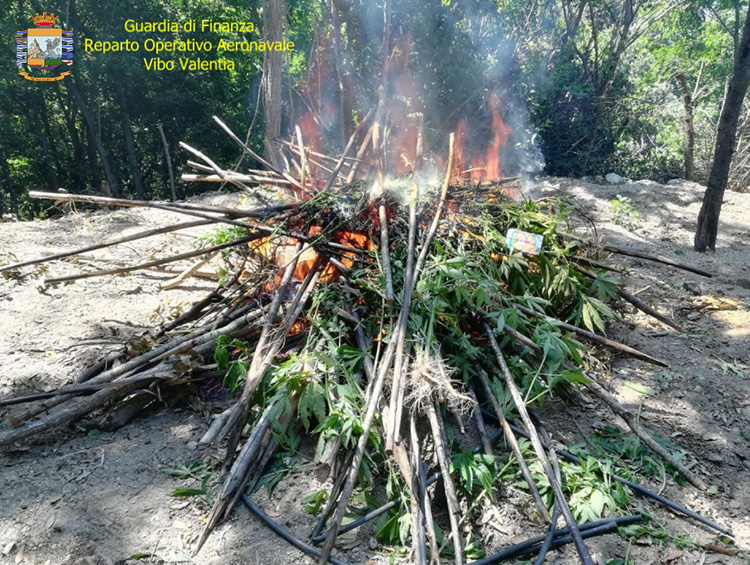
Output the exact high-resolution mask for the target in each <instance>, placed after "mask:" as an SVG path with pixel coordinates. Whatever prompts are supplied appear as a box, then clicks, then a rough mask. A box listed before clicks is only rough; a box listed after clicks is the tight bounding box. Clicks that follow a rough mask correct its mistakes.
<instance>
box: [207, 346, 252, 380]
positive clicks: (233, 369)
mask: <svg viewBox="0 0 750 565" xmlns="http://www.w3.org/2000/svg"><path fill="white" fill-rule="evenodd" d="M249 356H250V351H249V350H248V347H247V344H246V343H245V342H243V341H241V340H238V339H233V340H231V341H230V339H229V338H228V337H227V336H224V335H223V336H219V337H218V338H217V339H216V349H214V363H216V365H217V366H218V368H219V370H220V371H226V374H225V375H224V386H226V387H227V388H229V390H230V391H232V392H235V391H237V390H238V389H239V388H240V387H241V386H242V384H243V383H244V382H245V377H246V376H247V369H248V367H249V366H250V363H249Z"/></svg>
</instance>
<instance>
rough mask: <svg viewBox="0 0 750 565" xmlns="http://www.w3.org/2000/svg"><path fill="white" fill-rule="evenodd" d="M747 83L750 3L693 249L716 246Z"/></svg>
mask: <svg viewBox="0 0 750 565" xmlns="http://www.w3.org/2000/svg"><path fill="white" fill-rule="evenodd" d="M748 85H750V6H748V11H747V15H746V16H745V24H744V25H743V28H742V36H741V38H740V40H739V41H738V42H737V43H736V44H735V50H734V71H733V73H732V79H731V80H730V81H729V88H728V90H727V95H726V98H725V100H724V106H723V107H722V109H721V116H719V126H718V132H717V135H716V145H715V148H714V159H713V164H712V165H711V174H710V175H709V177H708V186H707V187H706V193H705V195H704V196H703V205H702V206H701V211H700V213H699V214H698V227H697V229H696V231H695V239H694V242H693V244H694V246H695V250H696V251H698V252H700V253H703V252H705V251H706V249H710V250H711V251H714V250H715V249H716V236H717V234H718V231H719V214H720V213H721V203H722V200H723V199H724V190H725V189H726V187H727V180H728V179H729V168H730V166H731V164H732V154H733V153H734V150H735V148H736V134H737V123H738V122H739V118H740V113H741V111H742V102H743V100H744V99H745V94H746V93H747V88H748Z"/></svg>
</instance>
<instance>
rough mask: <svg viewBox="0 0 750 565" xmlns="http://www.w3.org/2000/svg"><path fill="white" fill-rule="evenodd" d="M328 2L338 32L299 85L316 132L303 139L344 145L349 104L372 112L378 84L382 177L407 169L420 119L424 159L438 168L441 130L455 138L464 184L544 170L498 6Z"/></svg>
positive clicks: (432, 0) (428, 0)
mask: <svg viewBox="0 0 750 565" xmlns="http://www.w3.org/2000/svg"><path fill="white" fill-rule="evenodd" d="M331 2H332V6H333V10H335V11H336V14H335V18H334V17H332V19H334V21H335V20H338V22H339V28H338V30H334V32H333V33H332V34H331V37H330V38H328V41H327V42H326V41H325V38H320V39H319V41H318V42H317V43H318V46H317V49H318V51H317V52H316V53H314V54H313V57H311V59H313V58H314V59H315V60H316V63H315V64H314V65H312V69H313V70H312V71H311V72H310V73H308V74H309V75H310V76H311V79H312V80H310V83H309V84H307V85H306V86H304V87H303V89H302V90H303V91H304V92H306V93H307V99H308V101H307V105H308V106H310V107H313V108H315V109H316V110H317V111H316V112H315V120H314V121H315V122H316V123H317V127H318V132H316V133H313V132H310V133H308V132H305V135H306V137H310V138H311V139H312V138H319V137H324V138H326V139H328V144H329V145H333V146H336V147H341V146H342V145H343V143H344V142H345V140H346V136H347V133H350V132H351V129H352V128H351V124H347V123H346V121H347V115H346V114H347V108H359V109H363V110H364V111H367V109H369V108H374V107H375V106H376V105H377V103H378V90H379V87H380V86H381V85H382V86H384V89H385V102H386V111H385V116H384V121H385V132H384V133H385V138H386V139H387V144H386V155H385V160H386V163H385V164H386V170H387V171H388V172H390V173H395V174H396V175H399V174H404V173H406V172H409V171H410V170H411V168H412V167H413V160H414V147H415V145H416V137H417V136H416V124H417V119H416V116H417V115H422V116H423V117H424V140H425V161H426V162H427V163H429V162H435V163H436V164H437V165H440V159H441V158H442V159H444V158H445V156H447V145H448V134H449V133H450V132H458V133H460V136H458V137H459V139H457V144H458V145H459V146H460V147H459V148H458V150H457V153H460V159H459V160H458V161H460V162H458V163H457V165H458V167H459V168H462V169H463V170H473V172H470V173H467V175H469V176H470V179H469V177H467V179H468V180H492V179H493V178H497V177H498V176H515V175H518V174H528V173H533V172H537V171H540V170H541V169H542V168H543V166H544V159H543V156H542V152H541V149H540V148H539V145H538V144H537V142H536V137H537V136H536V132H535V131H534V129H533V127H532V126H531V125H530V121H529V116H528V109H527V106H526V103H525V102H524V100H523V98H522V88H521V86H522V85H521V82H520V77H521V72H520V67H519V65H518V62H517V61H516V58H515V45H514V43H513V42H512V41H511V40H510V39H508V37H507V36H506V34H505V33H504V32H503V26H504V25H505V22H504V19H503V14H502V13H501V12H500V11H499V10H498V5H497V3H496V2H488V1H484V0H473V1H472V0H466V1H463V2H461V3H460V4H459V3H457V2H455V1H452V0H442V1H441V2H438V1H436V0H417V1H416V2H415V1H414V0H388V4H385V5H384V3H383V0H381V1H379V2H372V1H371V0H352V1H351V2H341V1H340V0H331ZM386 14H388V15H386ZM386 18H389V21H390V25H388V26H387V27H386V26H384V20H385V19H386ZM386 34H387V35H388V37H387V39H386V41H385V42H384V38H385V36H386ZM384 43H386V44H387V50H388V52H387V53H385V52H384V49H385V47H384ZM384 76H385V77H386V78H385V80H384V79H383V77H384ZM316 96H318V97H319V98H318V99H316ZM349 113H351V112H349ZM360 117H361V116H360ZM308 121H310V119H309V118H308ZM303 130H304V128H303ZM323 132H325V133H324V134H323V135H321V134H322V133H323ZM319 149H321V150H322V149H323V148H322V147H319ZM430 177H432V175H430Z"/></svg>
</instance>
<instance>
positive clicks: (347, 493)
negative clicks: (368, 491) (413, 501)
mask: <svg viewBox="0 0 750 565" xmlns="http://www.w3.org/2000/svg"><path fill="white" fill-rule="evenodd" d="M395 354H396V343H395V341H394V340H391V342H390V343H389V344H388V348H387V349H386V351H385V354H384V355H383V357H382V358H381V359H380V361H379V364H378V370H377V377H376V378H375V380H374V381H373V382H372V384H371V389H370V397H369V399H368V401H367V411H366V413H365V417H364V421H363V422H362V434H361V435H360V436H359V439H358V440H357V447H356V448H355V450H354V457H353V459H352V464H351V466H350V467H349V471H348V474H347V476H346V482H345V483H344V487H343V488H342V490H341V497H340V498H339V502H338V506H337V507H336V513H335V514H334V517H333V520H332V522H331V524H330V526H329V528H328V532H327V533H326V540H325V544H324V545H323V548H322V549H321V553H320V559H319V560H318V563H319V565H325V563H327V562H328V558H329V557H330V556H331V551H333V545H334V543H336V536H337V535H338V530H339V527H340V526H341V522H342V521H343V519H344V513H345V512H346V507H347V505H348V504H349V498H350V497H351V495H352V491H353V490H354V485H355V484H356V483H357V474H358V473H359V467H360V465H362V459H363V458H364V455H365V449H366V448H367V442H368V441H369V439H370V428H372V423H373V421H374V419H375V413H376V412H377V410H378V408H379V406H380V399H381V397H382V395H383V386H384V384H385V377H386V375H387V374H388V371H389V370H390V367H391V364H392V363H393V358H394V356H395Z"/></svg>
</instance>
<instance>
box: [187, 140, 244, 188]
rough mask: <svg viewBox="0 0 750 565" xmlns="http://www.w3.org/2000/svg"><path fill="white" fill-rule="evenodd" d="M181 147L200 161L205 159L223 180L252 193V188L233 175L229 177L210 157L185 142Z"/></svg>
mask: <svg viewBox="0 0 750 565" xmlns="http://www.w3.org/2000/svg"><path fill="white" fill-rule="evenodd" d="M180 147H182V148H183V149H185V150H186V151H189V152H190V153H192V154H193V155H195V156H196V157H198V158H200V159H203V160H204V161H205V162H206V163H208V165H209V166H210V167H211V168H212V169H213V170H214V172H215V173H216V174H217V175H219V176H220V177H221V178H223V179H224V180H225V181H226V182H230V183H232V184H233V185H234V186H236V187H237V188H241V189H243V190H247V191H250V187H249V186H247V185H246V184H245V183H243V182H242V181H239V180H237V179H236V178H235V177H234V176H233V175H228V174H227V172H226V171H224V169H222V168H221V167H219V165H217V164H216V163H214V162H213V161H212V160H211V159H210V158H209V157H207V156H206V155H204V154H203V153H201V152H200V151H198V150H197V149H195V148H194V147H191V146H190V145H188V144H187V143H185V142H184V141H180Z"/></svg>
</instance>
